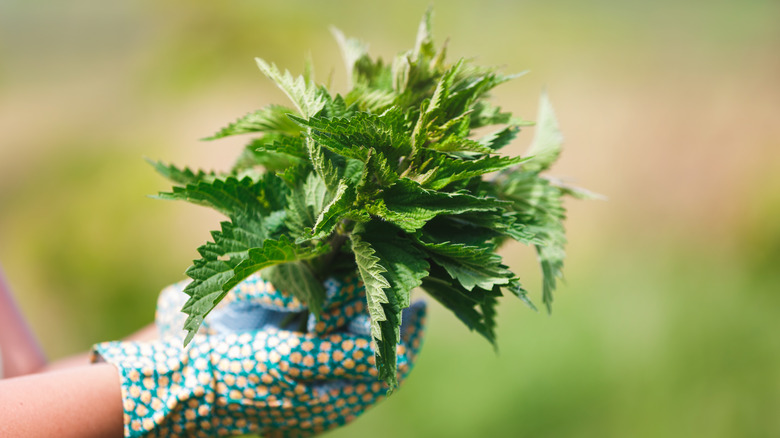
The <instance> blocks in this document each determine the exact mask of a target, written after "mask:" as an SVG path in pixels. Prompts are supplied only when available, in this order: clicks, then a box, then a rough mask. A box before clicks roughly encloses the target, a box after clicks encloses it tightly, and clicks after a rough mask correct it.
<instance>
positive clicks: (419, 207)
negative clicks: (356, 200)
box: [366, 178, 503, 232]
mask: <svg viewBox="0 0 780 438" xmlns="http://www.w3.org/2000/svg"><path fill="white" fill-rule="evenodd" d="M381 196H382V198H381V199H380V200H378V201H376V202H375V203H373V204H371V205H369V206H367V207H366V209H367V210H368V211H369V213H371V214H374V215H376V216H379V217H381V218H382V219H384V220H387V221H389V222H391V223H393V224H395V225H397V226H399V227H401V228H402V229H403V230H404V231H407V232H413V231H415V230H418V229H420V228H422V227H423V226H424V225H425V224H426V223H427V222H428V221H429V220H431V219H433V218H434V217H436V216H439V215H444V214H459V213H465V212H470V211H490V210H497V209H501V208H502V207H503V203H502V202H501V201H499V200H498V199H495V198H479V197H476V196H472V195H469V194H466V193H445V192H438V191H434V190H427V189H425V188H423V187H422V186H421V185H420V184H418V183H416V182H414V181H411V180H409V179H405V178H401V179H399V180H398V181H396V182H395V183H394V184H393V185H392V186H390V187H389V188H387V189H386V190H384V191H383V193H382V195H381Z"/></svg>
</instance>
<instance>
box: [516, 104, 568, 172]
mask: <svg viewBox="0 0 780 438" xmlns="http://www.w3.org/2000/svg"><path fill="white" fill-rule="evenodd" d="M561 145H563V134H561V130H560V128H559V127H558V120H557V119H556V117H555V111H554V110H553V107H552V104H551V103H550V99H549V97H547V93H542V96H541V97H540V98H539V114H538V115H537V116H536V132H535V133H534V139H533V141H532V142H531V147H530V148H529V149H528V152H527V155H529V156H531V157H532V158H533V159H532V160H531V161H529V162H528V163H526V164H525V166H524V167H525V169H527V170H531V171H535V172H540V171H543V170H546V169H548V168H549V167H550V165H551V164H552V163H554V162H555V160H557V159H558V155H560V153H561Z"/></svg>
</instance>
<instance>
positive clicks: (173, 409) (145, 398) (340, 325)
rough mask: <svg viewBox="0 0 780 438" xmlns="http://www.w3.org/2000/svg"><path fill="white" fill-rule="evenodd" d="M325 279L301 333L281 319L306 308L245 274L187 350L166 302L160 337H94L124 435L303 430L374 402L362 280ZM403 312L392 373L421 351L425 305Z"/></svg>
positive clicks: (340, 419)
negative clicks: (116, 377)
mask: <svg viewBox="0 0 780 438" xmlns="http://www.w3.org/2000/svg"><path fill="white" fill-rule="evenodd" d="M325 286H326V289H327V290H328V294H327V295H326V296H327V297H328V299H326V304H325V306H324V309H325V310H324V311H323V313H322V317H321V319H320V320H319V321H316V320H314V319H312V320H310V321H306V324H307V325H309V328H310V332H309V333H306V334H304V333H302V332H301V331H297V330H294V329H291V327H289V326H290V325H296V324H297V325H298V326H299V325H300V323H301V321H297V322H296V321H290V318H289V317H290V314H291V312H292V314H293V315H295V312H298V311H301V310H305V307H303V305H302V304H301V303H300V302H297V303H296V301H297V300H295V299H294V298H290V297H288V296H286V295H284V294H282V293H280V292H278V291H276V290H274V289H273V288H272V287H271V286H270V285H269V284H268V283H267V282H264V281H263V280H262V279H260V278H259V277H253V278H250V279H248V280H247V281H246V282H244V283H242V284H241V285H239V286H237V287H236V289H234V291H231V294H233V293H234V292H235V295H236V296H234V297H233V298H232V299H229V301H227V303H226V304H222V303H221V304H220V306H219V308H218V309H215V310H214V311H212V312H211V314H210V315H209V316H207V318H206V321H205V323H206V327H205V328H204V329H202V330H201V331H200V332H199V334H197V335H196V336H195V337H194V339H193V341H192V342H191V344H190V347H189V348H183V347H182V342H181V340H182V337H181V336H176V334H177V333H179V331H178V330H174V328H173V327H181V325H180V324H181V323H179V325H178V326H174V325H168V326H166V325H165V324H166V321H169V319H167V317H165V316H164V315H163V313H164V312H163V311H164V310H165V306H161V307H160V308H159V309H158V323H159V324H160V328H161V334H164V336H163V337H162V340H161V341H157V342H148V343H140V342H113V343H104V344H98V345H97V346H96V347H95V350H96V352H97V353H98V354H99V355H100V356H102V357H103V358H104V359H105V360H107V361H108V362H111V363H114V364H115V365H117V367H118V368H119V370H120V374H121V376H122V394H123V401H124V408H125V435H126V436H177V435H179V436H181V435H183V436H215V435H219V436H221V435H227V434H247V433H259V434H262V435H263V436H265V437H275V436H280V437H297V436H310V435H314V434H316V433H319V432H322V431H325V430H329V429H332V428H334V427H337V426H339V425H343V424H345V423H347V422H349V421H351V420H353V419H354V418H356V417H357V415H359V414H360V413H362V412H363V411H364V410H365V409H367V408H368V407H370V406H371V405H373V404H374V403H376V402H377V401H379V400H381V399H382V398H383V397H384V395H385V393H386V386H385V385H384V383H382V382H380V381H378V380H377V379H376V375H377V371H376V368H375V366H374V355H373V351H372V349H371V336H370V327H369V319H368V314H367V313H366V311H365V304H364V300H365V298H364V296H363V294H364V291H363V288H362V286H361V285H360V284H359V283H358V282H357V279H356V278H353V279H345V280H341V281H340V280H336V279H331V280H328V281H326V282H325ZM183 287H184V285H183V284H178V285H174V286H173V287H172V288H169V289H167V292H164V293H163V295H166V293H167V294H171V291H173V290H177V289H178V291H179V293H180V292H181V289H183ZM341 292H343V293H341ZM171 296H172V295H171ZM228 297H230V295H228ZM162 299H163V297H162V296H161V301H162ZM185 299H186V296H185ZM226 299H228V298H226ZM358 303H361V304H358ZM161 304H167V303H161ZM180 308H181V307H180V305H177V311H178V309H180ZM250 308H251V309H252V311H249V309H250ZM280 309H286V310H280ZM348 309H351V310H348ZM237 315H238V316H248V315H251V318H245V319H242V318H235V317H236V316H237ZM402 318H403V325H402V328H401V334H402V336H401V342H400V343H399V346H398V349H397V353H398V370H399V374H400V375H399V378H400V379H403V378H404V377H405V376H406V375H407V374H408V372H409V371H410V369H411V366H412V365H413V363H414V359H415V357H416V355H417V352H418V351H419V346H420V341H421V336H422V326H423V323H424V318H425V304H424V303H422V302H420V303H415V304H413V305H412V306H411V307H410V308H408V309H406V310H405V311H404V314H403V317H402ZM249 320H251V322H249ZM285 324H286V325H285ZM282 325H284V327H282ZM248 326H252V327H255V328H250V329H246V327H248ZM257 327H260V328H257ZM179 334H181V333H179Z"/></svg>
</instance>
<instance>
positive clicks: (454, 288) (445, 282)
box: [422, 267, 495, 344]
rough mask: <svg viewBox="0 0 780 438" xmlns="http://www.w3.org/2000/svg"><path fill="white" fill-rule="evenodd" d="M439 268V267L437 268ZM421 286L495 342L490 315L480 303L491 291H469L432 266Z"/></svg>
mask: <svg viewBox="0 0 780 438" xmlns="http://www.w3.org/2000/svg"><path fill="white" fill-rule="evenodd" d="M438 269H441V268H438ZM422 288H423V289H424V290H425V291H426V292H427V293H428V294H429V295H430V296H431V297H433V298H434V299H435V300H436V301H438V302H439V303H441V304H442V305H443V306H444V307H446V308H447V309H449V310H450V311H452V312H453V313H454V314H455V316H457V317H458V319H460V320H461V321H462V322H463V323H464V324H465V325H466V327H468V328H469V329H470V330H475V331H476V332H477V333H479V334H481V335H482V336H484V337H485V339H487V340H488V341H490V343H491V344H492V343H494V342H495V336H494V335H495V331H494V330H493V326H494V325H495V324H494V323H493V322H492V321H493V320H492V315H488V316H487V317H486V316H485V315H484V314H483V309H481V306H482V303H483V302H484V301H485V299H486V298H487V297H486V296H487V295H488V294H491V293H492V291H490V292H488V291H484V290H478V289H475V290H474V291H472V292H469V291H467V290H465V289H463V287H462V286H460V284H459V283H457V282H455V281H453V280H451V279H450V278H449V277H448V276H447V274H446V273H444V274H443V275H442V273H441V272H439V271H437V269H435V268H434V267H432V268H431V275H430V276H428V277H426V278H425V279H423V281H422Z"/></svg>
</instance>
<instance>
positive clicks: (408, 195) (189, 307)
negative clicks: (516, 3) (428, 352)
mask: <svg viewBox="0 0 780 438" xmlns="http://www.w3.org/2000/svg"><path fill="white" fill-rule="evenodd" d="M430 18H431V17H430V13H428V14H426V16H425V17H424V18H423V20H422V22H421V24H420V29H419V32H418V36H417V41H416V44H415V47H414V49H412V50H411V51H407V52H403V53H401V54H399V55H398V56H397V57H396V58H395V59H394V60H393V62H392V64H386V63H384V62H383V61H382V60H381V59H372V58H371V57H370V56H369V55H368V53H367V46H366V45H364V44H362V43H360V42H359V41H357V40H354V39H348V38H345V37H344V36H343V35H342V34H341V33H340V32H338V31H335V32H334V33H335V35H336V39H337V40H338V42H339V44H340V46H341V49H342V52H343V55H344V58H345V61H346V66H347V71H348V74H349V78H350V89H349V91H348V92H347V93H346V94H344V95H341V94H332V93H331V92H329V91H328V89H327V88H326V87H325V86H323V85H318V84H317V83H316V82H315V81H314V78H313V75H312V73H311V71H312V70H311V68H308V67H307V69H306V73H305V74H303V75H302V76H299V77H293V76H292V75H291V74H290V73H289V72H287V71H284V72H282V71H280V70H279V69H278V68H277V67H276V66H275V65H273V64H268V63H266V62H265V61H263V60H260V59H257V64H258V66H259V67H260V70H261V71H262V72H263V73H264V74H265V75H266V76H267V77H268V78H270V79H271V80H272V81H274V82H275V83H276V85H278V87H279V88H281V89H282V90H283V91H284V92H285V93H286V94H287V96H288V97H289V98H290V100H291V101H292V104H293V106H291V107H288V106H282V105H270V106H268V107H266V108H263V109H260V110H257V111H255V112H252V113H249V114H247V115H245V116H243V117H241V118H239V119H238V120H236V121H235V122H234V123H231V124H230V125H228V126H227V127H225V128H223V129H222V130H220V131H219V132H217V133H216V134H215V135H214V136H213V137H211V139H218V138H221V137H226V136H231V135H239V134H250V133H251V134H256V135H257V136H256V137H253V138H252V139H251V140H250V141H249V143H248V144H247V146H246V148H245V149H244V151H243V153H242V155H241V156H240V157H239V159H238V160H237V162H236V164H235V166H234V167H233V168H232V169H231V170H230V171H228V172H225V173H215V172H204V171H197V172H194V171H191V170H189V169H187V168H177V167H175V166H170V165H165V164H162V163H155V167H156V168H157V170H158V171H159V172H160V173H161V174H163V175H164V176H166V177H167V178H169V179H170V180H172V181H173V182H174V183H175V184H176V185H175V186H174V188H173V190H172V191H171V192H168V193H161V194H160V195H158V197H160V198H163V199H181V200H186V201H189V202H193V203H196V204H201V205H205V206H208V207H211V208H214V209H216V210H218V211H219V212H221V213H223V214H224V215H225V216H227V218H228V220H226V221H224V222H222V223H221V224H220V225H221V228H220V229H219V230H217V231H213V232H212V233H211V237H212V239H211V240H210V241H208V242H207V243H206V244H204V245H203V246H201V247H200V248H198V252H199V254H200V256H201V258H199V259H198V260H195V261H194V263H193V265H192V266H191V267H190V268H189V269H188V270H187V274H188V275H189V276H190V277H191V278H192V280H193V281H192V282H191V283H190V284H189V286H187V288H186V290H185V292H186V293H187V294H189V296H190V298H189V300H188V301H187V303H186V305H185V306H184V308H183V309H182V310H183V311H184V312H185V313H187V314H188V319H187V322H186V324H185V329H186V330H188V331H189V335H188V337H187V339H186V341H185V342H189V340H190V339H191V338H192V336H193V335H194V333H195V332H196V331H197V329H198V327H199V326H200V324H201V322H202V321H203V318H204V317H205V316H206V315H207V314H208V313H209V312H210V311H211V310H212V309H213V308H214V307H215V306H216V305H217V303H219V302H220V300H221V299H222V298H224V297H225V295H226V294H227V293H228V292H229V291H230V290H231V289H232V288H233V287H234V286H236V285H237V284H238V283H239V282H241V281H242V280H244V279H246V278H247V277H248V276H250V275H251V274H253V273H255V272H258V271H261V270H262V272H261V275H262V276H263V277H264V278H266V279H267V280H269V281H270V282H271V283H272V284H274V285H275V287H276V288H277V289H280V290H283V291H285V292H286V293H289V294H292V295H293V296H295V297H297V298H299V299H300V300H302V301H304V302H305V303H307V305H308V308H309V311H310V312H312V313H314V314H315V316H316V315H318V314H319V312H320V311H321V310H322V304H323V300H324V297H325V292H324V289H323V286H322V282H323V280H324V279H325V278H326V277H328V276H331V275H339V274H340V273H341V274H344V273H354V272H358V274H359V276H360V278H361V279H362V282H363V284H364V285H365V289H366V301H367V307H368V309H369V313H370V317H371V334H372V337H373V339H374V341H375V347H376V348H375V354H376V365H377V368H378V371H379V376H380V378H381V379H382V380H384V381H385V382H387V383H388V385H389V387H390V388H391V389H392V388H393V387H394V386H395V385H396V384H397V372H396V348H395V347H396V344H397V343H398V341H399V327H400V324H401V311H402V310H403V309H404V308H406V307H408V306H409V305H410V294H411V292H412V290H413V289H415V288H421V289H422V290H424V291H425V292H427V293H428V294H429V295H430V296H431V297H433V298H434V299H436V300H437V301H438V302H440V303H441V304H442V305H443V306H444V307H446V308H447V309H449V310H451V311H452V312H453V313H454V314H455V315H456V316H457V317H458V318H459V319H460V320H461V321H463V323H465V324H466V325H467V326H468V327H469V328H470V329H473V330H476V331H477V332H479V333H480V334H481V335H483V336H484V337H485V338H487V339H488V340H489V341H490V342H494V341H495V315H496V304H497V298H498V297H500V296H502V295H503V293H504V292H509V293H510V294H512V295H515V296H517V297H519V298H520V299H522V300H523V301H524V302H526V303H527V304H528V305H529V306H531V307H533V304H531V301H530V300H529V299H528V298H527V296H526V290H525V289H524V288H523V287H522V286H521V284H520V281H519V279H518V276H517V275H516V274H515V273H514V272H512V271H511V270H510V269H509V268H508V267H507V266H506V265H504V263H503V262H502V258H501V256H499V255H498V254H497V253H496V251H497V249H498V248H499V246H500V245H501V244H502V243H504V242H505V241H507V240H510V239H511V240H516V241H518V242H522V243H524V244H528V245H532V246H533V247H535V249H536V252H537V254H538V260H539V263H540V265H541V269H542V272H543V285H542V302H543V303H544V304H545V305H546V306H547V307H548V309H549V307H550V305H551V303H552V293H553V290H554V289H555V287H556V279H558V278H559V277H560V276H561V269H562V266H563V259H564V244H565V243H566V239H565V235H564V227H563V224H562V221H563V219H564V216H565V211H564V209H563V207H562V204H561V198H562V197H563V196H564V195H572V194H573V195H578V194H581V192H579V191H576V190H574V189H572V188H569V187H564V186H561V185H558V184H556V183H555V182H554V181H552V180H550V179H547V178H545V177H543V176H542V175H541V173H542V172H543V171H544V170H546V169H547V168H548V167H549V166H550V165H551V164H552V163H553V162H554V161H555V160H556V159H557V157H558V155H559V152H560V146H561V141H562V137H561V135H560V132H559V130H558V124H557V122H556V120H555V116H554V113H553V110H552V108H551V106H550V104H549V102H548V100H547V98H546V96H544V95H543V96H542V99H541V104H540V108H539V115H538V120H537V123H536V128H535V129H536V132H535V136H534V139H533V141H532V143H531V146H530V149H529V151H528V154H527V155H526V156H522V157H511V156H504V155H500V153H499V152H500V150H501V149H502V148H503V147H505V146H506V145H508V144H509V143H510V142H511V141H512V140H513V139H514V138H515V136H516V135H517V134H518V133H519V132H520V129H521V127H523V126H529V125H533V123H530V122H527V121H523V120H520V119H518V118H515V117H513V116H512V115H511V114H510V113H507V112H503V111H502V110H501V109H500V108H498V107H496V106H493V105H491V104H490V103H488V102H487V101H486V97H487V96H488V92H489V91H490V90H492V89H493V88H494V87H496V86H497V85H499V84H501V83H503V82H505V81H507V80H509V79H511V78H512V77H513V76H505V75H502V74H499V73H497V72H496V71H495V70H494V69H491V68H485V67H479V66H475V65H473V64H471V63H470V62H469V61H467V60H463V59H461V60H459V61H457V62H455V63H454V64H448V63H447V62H446V61H445V52H446V47H441V48H438V49H437V48H436V47H435V46H434V44H433V41H432V38H431V32H430V29H431V27H430ZM489 126H494V128H493V130H492V132H491V131H489V130H486V129H480V132H490V133H489V134H486V135H483V136H476V135H475V134H474V130H475V129H477V128H485V127H489Z"/></svg>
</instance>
